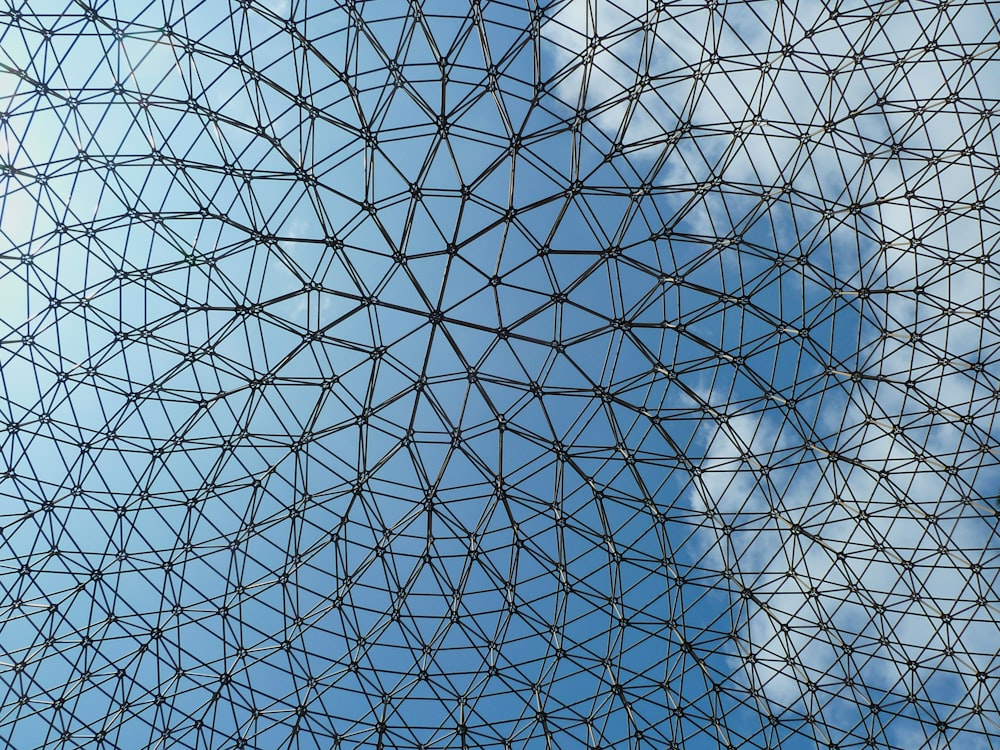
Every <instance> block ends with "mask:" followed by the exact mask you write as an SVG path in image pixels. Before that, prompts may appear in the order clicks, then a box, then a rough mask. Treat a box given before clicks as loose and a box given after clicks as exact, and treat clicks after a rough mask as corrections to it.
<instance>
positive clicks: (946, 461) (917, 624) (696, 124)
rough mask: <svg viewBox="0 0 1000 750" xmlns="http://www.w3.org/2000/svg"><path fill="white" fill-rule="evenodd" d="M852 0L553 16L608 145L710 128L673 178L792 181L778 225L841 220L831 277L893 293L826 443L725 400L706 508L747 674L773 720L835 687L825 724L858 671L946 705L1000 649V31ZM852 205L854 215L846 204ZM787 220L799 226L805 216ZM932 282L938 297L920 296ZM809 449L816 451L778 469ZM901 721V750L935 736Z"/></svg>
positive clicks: (570, 89)
mask: <svg viewBox="0 0 1000 750" xmlns="http://www.w3.org/2000/svg"><path fill="white" fill-rule="evenodd" d="M838 7H839V8H840V10H841V11H842V13H843V16H842V18H841V19H839V20H838V21H831V20H830V16H829V8H828V6H827V5H825V4H823V3H820V2H816V1H814V0H809V1H807V2H801V3H798V4H796V5H795V6H794V9H793V6H788V5H785V4H782V3H752V4H750V3H747V4H720V6H719V10H718V12H714V13H713V12H711V11H710V10H708V8H701V9H698V10H692V11H691V12H689V13H686V14H681V13H680V12H679V11H677V9H676V8H673V7H668V8H667V9H666V10H665V11H664V12H663V13H662V14H657V12H656V10H655V8H654V5H653V4H652V3H646V2H645V1H644V0H642V1H640V0H622V1H621V2H618V3H613V2H611V1H610V0H573V1H572V2H569V3H567V4H566V5H565V6H563V8H562V9H561V10H560V12H559V13H558V14H557V15H556V16H555V18H554V19H553V21H552V22H550V23H549V24H548V25H547V26H546V27H545V28H546V33H547V35H548V41H549V43H550V48H551V56H552V59H553V61H554V65H555V66H556V68H560V67H562V66H571V67H572V70H571V72H568V73H566V74H564V75H563V77H562V78H561V82H560V84H559V88H558V92H559V94H560V96H561V98H562V99H563V100H565V101H567V102H569V103H574V102H579V105H580V106H581V107H583V106H585V107H587V108H588V109H589V110H590V111H591V112H593V113H594V117H593V121H594V123H595V124H596V126H597V127H598V128H599V129H600V130H602V131H603V132H604V134H605V135H606V136H607V138H608V139H609V140H610V141H613V142H615V141H618V142H623V143H624V144H626V146H628V145H629V144H633V145H634V146H636V148H634V149H631V154H630V158H638V159H642V158H644V157H645V158H649V159H652V158H653V157H654V156H656V155H659V154H660V153H661V152H662V149H663V147H664V144H665V143H666V137H667V135H668V134H669V133H670V132H671V131H673V130H674V129H675V128H676V126H677V123H678V121H683V120H686V121H688V122H689V123H690V124H691V126H692V132H693V133H694V137H692V138H690V139H688V140H682V141H681V143H680V144H679V145H678V146H677V147H676V148H675V149H674V150H673V152H672V153H671V155H670V157H669V159H668V162H667V166H666V168H665V169H663V170H661V171H660V173H659V174H660V179H661V180H663V181H664V182H666V183H671V184H674V185H687V184H692V185H693V184H698V183H702V182H705V181H706V180H710V179H712V178H714V177H718V178H721V179H722V180H724V181H725V182H726V183H727V184H744V185H749V186H758V190H757V192H758V193H760V192H761V188H763V189H766V188H768V186H771V185H775V184H780V183H782V182H785V181H790V183H791V188H792V191H793V192H794V193H796V194H797V195H798V196H800V198H801V199H802V204H803V206H806V205H808V203H809V202H810V201H811V202H812V206H813V207H812V208H802V209H799V208H796V209H795V211H794V212H792V211H788V210H786V211H785V212H784V213H782V212H781V211H779V210H777V209H773V211H772V215H773V216H774V217H775V218H776V221H778V222H779V224H780V223H782V222H788V221H789V220H790V219H792V218H793V216H794V217H795V218H798V219H801V218H802V216H803V214H808V213H809V212H810V211H811V212H813V213H814V214H815V217H814V221H815V220H816V219H818V217H819V216H820V215H822V214H823V212H824V211H829V212H830V216H831V217H832V219H831V221H832V223H833V224H834V225H838V224H839V228H838V229H837V230H836V231H835V233H834V236H833V245H834V256H833V261H832V265H831V266H830V268H829V269H828V270H829V271H830V272H831V273H833V274H834V275H835V278H836V280H837V283H839V284H840V285H841V286H842V288H843V289H844V290H845V292H844V293H845V295H847V297H845V299H846V298H850V297H853V299H854V301H855V302H860V300H859V299H858V298H857V295H858V294H859V293H860V290H861V289H862V288H863V287H867V286H871V287H873V288H878V287H887V288H889V289H895V290H897V291H896V292H895V293H892V294H887V295H882V296H881V297H880V298H874V297H873V298H871V299H868V300H865V301H864V302H862V303H861V304H855V305H854V306H853V308H852V309H853V312H852V309H842V311H841V312H840V313H838V315H840V316H841V318H843V317H845V316H848V317H849V316H850V315H852V314H854V315H858V316H859V320H860V316H861V313H860V310H861V307H862V305H863V306H865V309H866V313H865V314H866V316H867V318H866V319H867V322H866V323H865V324H864V325H862V326H860V327H859V325H858V323H855V324H854V327H853V330H854V331H855V332H856V334H857V335H858V336H859V337H861V339H862V340H861V341H859V342H858V344H859V346H858V349H859V352H860V351H861V350H862V349H866V350H867V351H868V353H869V356H868V357H867V359H865V360H859V362H860V375H861V376H862V377H861V382H859V383H857V384H852V383H851V382H849V376H850V373H848V372H846V371H845V372H844V373H842V376H843V382H842V383H841V385H842V386H843V389H842V390H841V391H840V392H841V393H842V394H843V395H842V396H840V397H832V396H830V395H829V394H828V395H827V396H826V397H825V401H824V403H823V415H824V419H823V420H821V422H820V424H819V425H818V426H817V429H818V430H819V433H820V436H819V437H820V439H813V438H810V437H809V436H805V435H797V434H796V433H795V431H794V430H793V429H792V428H791V427H789V423H788V422H787V421H785V420H783V419H782V418H781V416H780V414H781V412H780V411H779V408H780V407H775V408H774V409H771V410H770V411H769V412H767V413H766V414H765V415H761V414H759V413H757V414H749V413H748V414H737V415H730V418H729V419H728V421H727V422H726V423H724V424H723V425H721V426H718V427H713V428H712V429H710V430H705V431H703V433H702V447H703V450H704V453H703V457H702V462H701V465H702V470H703V474H702V475H701V478H700V479H699V483H698V486H697V490H698V496H697V498H696V499H693V500H692V502H693V503H695V504H696V505H698V504H701V503H704V502H706V501H708V502H710V503H712V504H713V505H714V509H715V511H716V512H717V516H716V521H717V524H716V528H715V530H714V531H712V532H710V531H705V532H703V533H704V534H705V535H706V544H712V545H715V546H716V554H717V562H718V563H719V564H720V565H721V564H728V565H730V566H731V567H732V568H733V569H734V571H735V572H736V576H737V580H738V582H739V583H740V584H741V585H742V586H744V587H745V589H746V591H747V592H748V595H749V596H750V597H751V598H750V599H749V600H748V603H747V609H746V615H745V617H744V621H743V622H742V628H743V634H744V637H745V638H746V641H747V646H746V654H745V655H744V656H745V657H746V660H745V664H746V667H747V674H748V678H749V679H750V682H751V683H753V684H754V685H755V686H756V687H758V688H759V689H760V690H761V695H762V696H763V700H765V701H766V702H767V703H768V704H770V705H771V707H772V709H774V710H779V709H780V710H784V709H788V708H790V707H793V706H801V705H802V704H803V702H805V703H808V702H809V701H811V700H812V701H813V702H814V703H815V702H816V701H819V703H817V704H816V705H820V704H822V703H823V702H824V701H826V707H825V708H823V712H824V714H825V715H826V716H827V717H830V716H842V717H845V718H843V721H844V726H849V725H851V721H852V720H849V719H848V718H846V717H848V716H849V715H853V722H854V723H856V722H857V721H859V720H860V719H859V718H858V712H859V710H860V709H859V708H858V704H859V701H861V700H862V697H861V693H860V692H855V691H854V690H853V689H851V688H850V687H849V686H845V684H844V680H845V678H853V679H855V680H856V681H857V684H858V685H863V686H865V688H866V689H870V690H873V691H875V693H877V692H878V691H879V690H884V691H890V692H891V693H893V694H894V695H897V696H900V697H905V695H906V694H907V693H908V692H910V691H914V690H919V689H920V688H919V685H920V683H921V682H922V681H923V682H925V683H926V685H927V688H926V690H927V692H928V694H932V697H933V699H934V700H936V701H942V702H943V703H942V705H951V706H953V707H958V706H964V707H965V708H966V709H968V708H969V706H970V705H971V704H972V703H974V702H975V701H976V700H978V699H977V698H976V697H975V691H974V689H973V688H974V683H975V674H976V672H977V671H980V670H986V669H989V668H994V669H995V668H996V667H997V666H998V663H1000V662H998V656H997V641H996V633H995V626H993V628H992V629H991V627H990V625H991V623H993V622H994V621H995V615H993V614H992V613H990V612H988V611H987V607H988V606H990V605H993V606H995V602H996V601H997V598H998V595H1000V592H998V591H997V588H996V583H995V581H996V579H997V576H998V573H1000V570H998V568H1000V561H998V560H997V559H996V558H995V557H994V556H993V552H992V550H991V547H995V543H994V542H993V541H992V540H993V535H994V534H995V519H994V517H992V516H991V515H990V513H989V511H988V509H986V508H984V507H983V505H982V504H981V503H979V502H973V503H971V504H969V503H967V502H966V499H967V498H970V497H971V498H981V497H984V496H986V495H988V494H989V493H990V492H991V491H992V490H993V489H994V488H995V487H996V485H997V480H998V475H997V472H996V470H995V468H996V467H995V460H994V459H993V457H992V455H991V454H990V453H988V452H982V451H980V445H982V443H983V442H984V440H986V436H990V438H991V439H992V438H993V436H994V426H993V416H992V415H993V413H994V412H995V400H990V401H989V402H988V403H989V404H990V406H988V407H987V408H980V409H978V410H977V409H976V407H975V401H976V399H979V400H983V399H987V398H990V399H992V395H991V394H989V393H987V389H986V387H985V386H984V385H983V381H982V378H981V377H980V378H977V376H976V374H975V371H974V370H972V369H971V368H972V365H973V364H974V363H975V360H976V359H977V358H978V357H980V356H982V355H981V352H983V351H984V350H988V349H989V348H990V347H993V346H996V345H997V344H998V343H1000V341H998V340H997V338H998V337H997V336H996V335H995V334H994V333H993V332H992V330H991V329H989V328H988V327H987V326H985V325H984V319H983V318H982V317H980V316H979V314H978V311H980V310H990V309H995V307H996V304H995V303H996V300H997V298H998V296H1000V281H998V279H997V278H996V277H995V276H992V275H990V274H989V273H988V272H987V269H988V265H987V264H985V263H979V262H978V259H979V258H980V257H981V256H984V255H985V256H988V255H989V254H990V253H991V252H992V251H993V250H994V249H995V248H994V247H993V246H995V245H996V242H997V240H996V236H995V234H996V231H995V230H993V235H992V236H990V235H989V231H990V230H988V229H986V228H984V224H983V221H982V215H981V213H980V211H981V210H982V209H983V208H985V207H986V206H985V202H986V200H987V197H986V196H984V193H983V192H982V182H983V180H984V178H985V177H986V176H989V174H990V173H989V172H988V171H986V170H985V169H984V168H983V167H979V166H977V163H979V162H977V157H976V154H974V153H972V152H973V151H977V150H978V158H979V159H980V160H982V159H986V160H987V161H991V162H992V163H994V164H995V163H996V161H997V146H996V142H995V140H994V139H993V138H992V136H990V135H987V133H988V132H989V130H990V128H989V123H987V122H984V121H983V118H982V116H981V114H980V113H979V110H980V108H982V107H983V106H984V105H983V104H982V102H981V99H982V93H981V89H980V88H977V86H981V83H977V81H979V82H981V81H985V80H991V79H996V78H998V77H1000V65H998V63H997V62H996V61H995V60H993V59H992V58H994V57H995V55H994V54H992V53H988V54H987V55H986V57H987V58H990V59H989V60H988V62H980V63H977V65H976V66H975V68H973V67H971V66H969V65H968V64H967V63H966V62H963V61H962V59H961V58H962V57H963V55H972V56H973V57H975V55H976V52H977V50H980V49H981V45H980V43H986V42H988V35H989V34H991V33H993V34H995V21H994V20H993V19H992V18H990V16H989V11H988V10H987V9H984V8H983V7H982V6H980V7H974V6H965V5H957V6H954V7H952V6H949V7H948V10H947V11H946V12H945V11H941V10H939V9H937V8H931V7H928V8H926V9H917V10H915V11H914V12H889V11H886V12H885V13H883V14H882V15H881V16H879V15H878V10H877V9H872V8H869V7H867V6H863V5H857V6H855V4H850V5H845V6H838ZM809 30H813V33H809ZM935 45H936V46H935ZM783 48H784V49H783ZM980 57H983V55H982V54H980ZM963 65H964V66H965V67H964V68H963ZM972 70H975V75H973V73H972ZM635 92H638V93H635ZM630 97H631V98H630ZM994 99H995V97H994ZM605 103H609V104H605ZM985 106H989V102H987V103H986V105H985ZM977 140H978V144H977V143H976V141H977ZM894 145H895V146H897V147H898V148H897V149H894V148H893V146H894ZM970 148H971V151H970V150H969V149H970ZM963 150H965V152H964V153H963ZM750 192H753V191H752V190H751V191H750ZM688 197H689V196H687V195H683V196H682V197H681V198H680V199H679V201H684V200H686V199H687V198H688ZM757 200H758V199H757V198H754V197H750V198H747V199H745V200H744V202H745V203H747V206H749V205H750V204H752V203H756V202H757ZM737 204H738V201H737V200H736V199H734V198H733V197H732V196H731V195H721V194H718V193H714V194H710V195H709V197H708V199H707V200H706V202H705V203H704V206H703V208H702V213H701V218H700V221H701V225H702V228H703V230H704V231H705V233H706V234H712V233H714V232H716V231H718V232H720V233H721V230H720V227H724V224H723V222H724V221H726V219H725V218H720V217H725V216H726V213H727V209H729V210H732V209H733V207H734V206H735V205H737ZM851 204H859V205H860V206H861V208H860V209H859V211H858V212H856V213H855V214H854V215H853V217H851V218H846V219H845V218H844V217H845V216H849V214H848V210H849V207H850V206H851ZM737 213H738V212H737ZM796 231H798V230H796ZM865 231H867V232H868V235H867V236H865V234H864V232H865ZM775 234H776V235H777V239H775V240H774V241H775V242H776V243H780V242H782V241H786V242H794V241H795V234H794V232H793V231H792V230H791V229H790V228H789V229H788V230H787V233H786V228H785V227H778V228H777V229H776V231H775ZM990 243H992V245H991V244H990ZM775 249H776V250H779V251H781V250H786V249H787V248H783V247H782V246H780V245H777V246H776V247H775ZM916 286H921V287H922V288H923V291H922V293H921V294H919V295H918V294H914V293H912V292H908V291H906V290H912V289H913V288H914V287H916ZM774 304H775V309H774V310H772V311H771V312H773V313H774V314H775V315H776V316H778V317H779V318H780V317H781V316H782V309H781V308H780V307H779V304H780V300H777V299H775V300H774ZM946 307H947V308H952V310H953V312H952V314H951V315H950V316H949V317H944V316H942V308H946ZM850 328H851V326H850V325H845V326H844V327H843V329H850ZM781 364H782V359H781V355H779V357H778V366H779V367H780V366H781ZM830 377H831V378H834V377H837V376H834V375H831V376H830ZM879 378H881V380H879ZM906 381H913V385H912V386H911V387H910V388H905V387H904V385H903V384H904V383H905V382H906ZM702 398H703V399H704V400H705V403H707V404H714V403H716V402H723V403H724V402H725V400H726V399H725V398H722V397H721V396H720V395H718V394H712V393H704V394H702ZM796 441H797V447H798V450H799V457H800V459H801V460H802V461H804V462H805V463H803V464H802V465H801V466H798V467H797V468H792V467H791V465H790V464H789V468H781V460H782V459H781V456H783V455H785V454H786V453H788V452H794V450H795V448H796ZM834 454H836V455H837V456H838V457H837V458H834V457H833V456H834ZM769 465H775V466H776V467H777V468H775V469H773V470H771V471H770V473H769V474H768V475H767V476H766V477H764V476H763V474H762V471H761V467H762V466H769ZM949 471H950V473H949ZM880 472H881V474H880ZM699 507H701V506H699ZM723 525H728V526H731V527H732V528H731V529H728V533H722V531H721V530H720V529H721V528H722V526H723ZM709 535H712V538H711V539H710V540H709V539H708V538H707V537H708V536H709ZM751 655H752V660H753V663H751ZM907 662H910V664H909V665H907ZM949 681H950V682H949ZM809 683H815V684H817V685H825V688H824V690H825V693H823V692H822V691H821V693H817V694H811V693H810V692H809V690H808V685H809ZM949 691H955V692H949ZM875 693H873V694H875ZM831 694H832V695H834V696H836V697H835V698H833V699H830V696H831ZM823 695H826V698H825V699H824V698H822V696H823ZM810 696H812V697H810ZM817 696H818V697H817ZM926 697H927V696H925V695H923V694H921V696H920V698H921V700H926ZM821 699H822V700H821ZM865 700H867V699H865ZM901 711H902V713H903V714H904V718H901V719H899V720H898V721H897V722H896V724H894V725H893V726H895V727H897V728H896V729H894V730H893V731H894V732H895V734H894V735H893V739H894V741H896V742H907V743H908V744H911V745H913V746H918V745H920V746H925V745H927V744H928V743H929V742H931V740H930V739H929V735H928V731H930V730H928V729H927V727H926V726H923V727H922V726H921V725H919V724H917V723H915V722H911V721H909V720H907V719H906V718H905V715H906V709H905V708H904V709H901ZM862 718H863V717H862ZM991 720H992V721H994V722H995V721H996V720H997V717H996V716H995V715H994V716H993V717H992V719H991ZM845 731H846V730H845Z"/></svg>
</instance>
